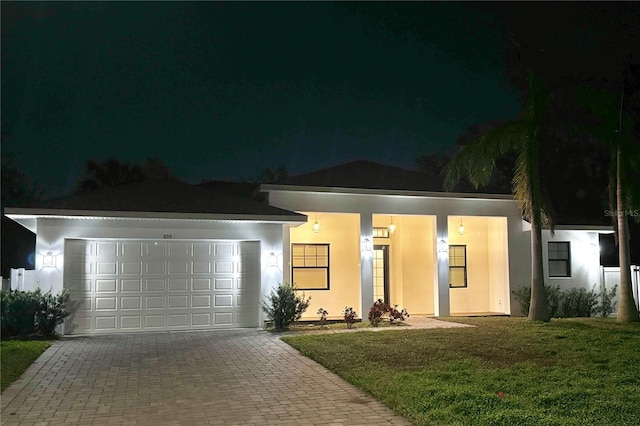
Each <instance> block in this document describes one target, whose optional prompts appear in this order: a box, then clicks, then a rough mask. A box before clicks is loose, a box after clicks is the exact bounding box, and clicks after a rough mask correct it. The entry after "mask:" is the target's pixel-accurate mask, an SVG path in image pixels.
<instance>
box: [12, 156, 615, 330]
mask: <svg viewBox="0 0 640 426" xmlns="http://www.w3.org/2000/svg"><path fill="white" fill-rule="evenodd" d="M437 189H438V188H437V185H434V183H433V182H429V181H428V180H426V179H425V178H424V175H422V174H420V173H417V172H412V171H408V170H402V169H398V168H395V167H389V166H384V165H380V164H376V163H371V162H366V161H358V162H353V163H347V164H343V165H339V166H336V167H332V168H328V169H324V170H321V171H318V172H314V173H309V174H305V175H300V176H295V177H292V178H290V179H289V180H288V181H287V183H286V184H263V185H260V187H259V191H260V199H261V200H263V201H256V200H254V199H250V198H247V197H239V196H234V195H231V194H230V192H233V191H232V190H229V188H226V189H225V190H224V191H221V190H220V188H219V185H206V184H205V185H187V184H183V183H179V182H175V181H159V182H158V181H155V182H154V181H152V182H142V183H138V184H133V185H128V186H122V187H115V188H108V189H104V190H100V191H97V192H93V193H87V194H80V195H74V196H71V197H67V198H63V199H59V200H53V201H48V202H44V203H41V204H40V205H37V206H30V207H24V208H7V209H5V215H6V216H7V217H9V218H11V219H13V220H14V221H16V222H18V223H20V224H22V225H23V226H24V227H26V228H27V229H29V230H31V231H32V232H33V233H35V234H36V254H37V256H36V268H35V269H36V274H37V277H38V278H37V279H38V281H39V285H40V287H42V288H43V289H44V290H49V289H51V290H52V291H54V292H57V291H60V290H61V289H62V288H68V289H69V290H70V292H71V294H72V297H73V300H74V301H75V303H76V305H77V309H76V310H75V313H74V315H73V316H72V317H70V318H68V319H67V321H65V324H64V333H67V334H84V333H111V332H127V331H141V330H174V329H176V330H177V329H198V328H215V327H225V328H228V327H256V326H260V325H261V324H263V321H264V319H265V317H264V313H262V311H261V309H260V301H261V300H263V299H264V297H265V296H266V295H267V294H269V292H270V291H271V289H273V288H274V287H275V286H277V285H278V283H281V282H293V283H295V284H296V285H297V286H298V288H300V289H301V290H303V291H304V292H305V294H307V295H310V296H311V306H310V308H309V309H308V310H307V312H306V314H305V318H316V316H315V312H316V311H317V309H318V308H320V307H323V308H324V309H326V310H327V311H329V315H330V316H332V317H340V316H341V314H342V312H343V310H344V308H345V307H346V306H351V307H353V308H354V309H355V310H356V311H357V312H358V314H359V315H360V316H363V317H365V318H366V313H367V311H368V308H369V307H370V306H371V305H372V304H373V301H374V300H377V299H383V300H386V301H388V302H389V303H392V304H398V305H399V306H401V307H404V308H406V309H407V310H408V311H409V312H410V313H411V314H413V315H416V314H417V315H434V316H449V315H456V314H506V315H510V314H513V315H519V314H521V312H520V311H519V308H518V305H517V303H515V301H514V299H513V295H512V291H513V290H514V289H517V288H519V287H520V286H527V285H529V281H530V278H529V277H530V269H531V265H530V229H529V227H528V223H527V222H526V221H524V220H523V219H522V217H521V214H520V212H519V211H518V209H517V207H516V203H515V202H514V201H513V199H512V197H511V196H510V195H505V194H479V193H446V192H442V191H438V190H437ZM246 190H247V188H243V191H244V192H245V194H246V193H247V192H246ZM603 232H611V227H608V226H589V225H580V226H566V225H565V226H559V227H558V230H557V231H556V233H555V235H553V236H551V235H550V234H549V233H548V231H544V235H543V240H544V241H543V243H544V246H543V249H544V262H545V278H546V280H547V282H548V283H553V284H555V283H560V284H561V285H562V287H565V288H570V287H585V288H591V287H592V286H593V284H594V283H595V282H598V281H599V253H598V234H599V233H603Z"/></svg>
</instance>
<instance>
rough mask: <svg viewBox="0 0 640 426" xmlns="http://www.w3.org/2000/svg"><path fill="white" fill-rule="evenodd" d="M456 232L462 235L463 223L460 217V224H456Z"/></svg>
mask: <svg viewBox="0 0 640 426" xmlns="http://www.w3.org/2000/svg"><path fill="white" fill-rule="evenodd" d="M458 234H460V235H464V225H463V224H462V218H460V226H458Z"/></svg>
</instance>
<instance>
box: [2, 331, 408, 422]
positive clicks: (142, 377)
mask: <svg viewBox="0 0 640 426" xmlns="http://www.w3.org/2000/svg"><path fill="white" fill-rule="evenodd" d="M1 420H2V424H7V425H9V424H21V425H61V424H73V425H95V424H100V425H157V424H165V425H166V424H168V425H251V424H260V425H264V424H278V425H287V424H288V425H391V424H393V425H407V424H409V423H408V422H407V421H405V420H404V419H402V418H401V417H398V416H395V415H394V414H393V413H392V411H391V410H389V409H388V408H386V407H385V406H384V405H383V404H382V403H380V402H378V401H376V400H375V399H373V398H371V397H370V396H368V395H367V394H365V393H364V392H362V391H360V390H359V389H357V388H356V387H354V386H352V385H350V384H349V383H347V382H345V381H344V380H342V379H340V378H339V377H338V376H336V375H335V374H333V373H331V372H329V371H328V370H326V369H325V368H324V367H322V366H320V365H319V364H317V363H316V362H314V361H311V360H309V359H307V358H305V357H303V356H302V355H300V354H298V352H297V351H296V350H294V349H292V348H291V347H289V346H288V345H286V344H285V343H283V342H282V341H280V340H279V338H278V336H276V335H273V334H271V333H268V332H265V331H262V330H257V329H240V330H233V331H203V332H172V333H140V334H127V335H115V336H91V337H74V338H64V339H61V340H59V341H55V342H53V344H52V346H51V347H50V348H49V349H47V351H45V353H44V354H43V355H42V356H41V357H40V358H39V359H38V360H37V361H36V362H35V363H34V364H33V365H32V366H31V367H29V369H28V370H27V371H26V372H25V374H24V375H23V376H22V378H20V380H18V381H16V382H15V383H13V384H12V385H11V386H10V387H9V388H8V389H7V390H6V391H5V392H4V393H3V394H2V418H1Z"/></svg>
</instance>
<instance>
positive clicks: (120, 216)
mask: <svg viewBox="0 0 640 426" xmlns="http://www.w3.org/2000/svg"><path fill="white" fill-rule="evenodd" d="M5 216H7V217H8V218H9V219H12V220H13V221H15V222H17V223H19V224H20V225H22V226H24V227H25V228H27V229H28V230H30V231H31V232H33V233H34V234H35V233H36V230H37V228H36V225H37V220H38V219H71V220H128V221H131V220H163V221H167V220H170V221H199V222H202V221H205V222H217V223H255V224H262V223H272V224H298V225H299V224H303V223H306V222H307V217H306V216H305V215H303V214H299V213H294V212H291V215H250V214H217V213H216V214H212V213H175V212H130V211H102V210H62V209H31V208H5Z"/></svg>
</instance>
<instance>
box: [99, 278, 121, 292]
mask: <svg viewBox="0 0 640 426" xmlns="http://www.w3.org/2000/svg"><path fill="white" fill-rule="evenodd" d="M95 282H96V293H115V292H116V291H117V290H118V284H117V282H118V280H116V279H115V278H114V279H109V280H103V279H98V280H96V281H95Z"/></svg>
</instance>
